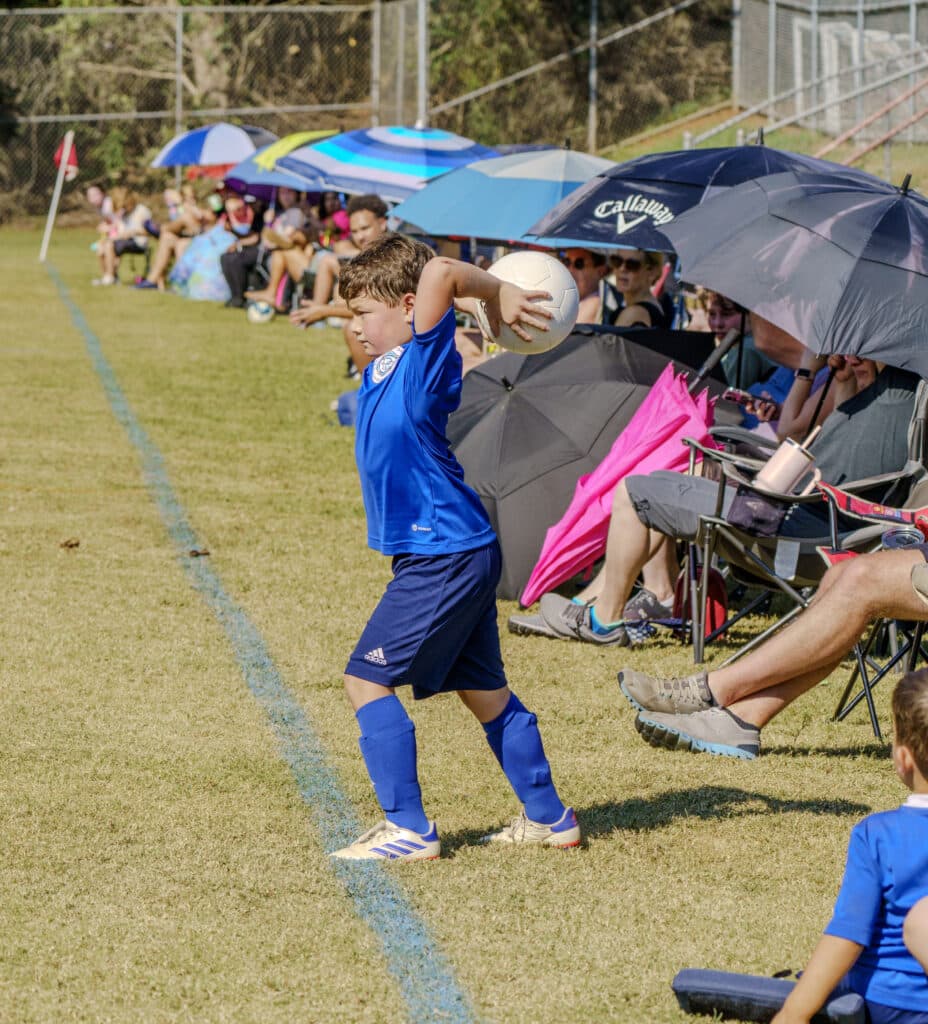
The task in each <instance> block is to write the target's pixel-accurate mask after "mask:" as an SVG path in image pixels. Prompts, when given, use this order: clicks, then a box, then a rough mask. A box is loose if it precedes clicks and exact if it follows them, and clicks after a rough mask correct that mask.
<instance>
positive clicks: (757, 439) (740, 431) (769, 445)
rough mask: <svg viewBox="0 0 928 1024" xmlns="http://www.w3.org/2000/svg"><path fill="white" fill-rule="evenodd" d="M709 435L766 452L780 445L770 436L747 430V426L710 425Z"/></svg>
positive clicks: (774, 449)
mask: <svg viewBox="0 0 928 1024" xmlns="http://www.w3.org/2000/svg"><path fill="white" fill-rule="evenodd" d="M709 436H710V437H711V438H713V439H715V438H718V439H720V440H723V441H730V442H732V443H733V444H746V445H750V446H751V447H752V448H758V449H761V450H763V451H768V452H772V451H776V449H777V448H779V447H780V442H779V441H775V440H774V439H773V438H771V437H761V435H760V434H758V433H755V431H753V430H748V429H747V427H726V426H721V427H710V428H709Z"/></svg>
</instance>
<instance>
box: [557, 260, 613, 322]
mask: <svg viewBox="0 0 928 1024" xmlns="http://www.w3.org/2000/svg"><path fill="white" fill-rule="evenodd" d="M561 262H562V263H563V264H564V266H565V267H567V269H568V270H569V271H570V276H571V277H572V278H573V279H574V284H576V286H577V292H578V294H579V296H580V309H579V312H578V313H577V323H578V324H611V323H615V319H616V317H617V316H618V315H619V309H620V308H621V305H622V296H621V295H620V294H619V293H618V291H617V290H616V288H615V286H614V285H612V284H610V283H609V282H608V281H607V280H606V274H607V272H608V270H609V268H608V266H607V265H606V257H605V256H604V255H603V254H602V253H601V252H593V250H592V249H581V248H579V247H577V246H571V248H569V249H565V250H564V252H563V253H562V254H561Z"/></svg>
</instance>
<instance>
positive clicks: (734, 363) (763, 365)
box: [701, 291, 777, 389]
mask: <svg viewBox="0 0 928 1024" xmlns="http://www.w3.org/2000/svg"><path fill="white" fill-rule="evenodd" d="M701 299H702V301H703V302H704V303H705V310H706V323H707V326H708V329H709V330H710V331H712V333H713V334H714V335H715V343H716V345H719V344H721V342H722V341H723V340H724V339H725V337H726V336H727V335H728V332H729V331H731V330H736V331H740V330H741V325H742V322H745V320H744V318H745V316H746V313H745V310H744V309H742V307H741V306H739V305H738V303H737V302H732V300H731V299H728V298H726V297H725V296H724V295H721V294H720V293H719V292H712V291H703V293H702V295H701ZM739 369H740V373H739ZM776 369H777V364H776V363H775V362H773V360H772V359H768V358H767V356H765V355H764V354H763V353H762V352H758V351H757V346H756V345H755V344H754V335H753V334H751V331H750V324H749V323H747V322H745V333H744V338H743V339H742V341H741V343H740V344H739V345H735V347H734V348H731V349H729V350H728V352H726V353H725V355H724V356H722V373H724V374H725V380H726V382H727V383H728V384H729V385H730V386H731V387H733V388H745V389H746V388H749V387H750V386H751V385H752V384H758V383H760V382H761V381H764V380H766V378H767V377H769V376H770V375H771V374H772V373H773V372H774V371H775V370H776Z"/></svg>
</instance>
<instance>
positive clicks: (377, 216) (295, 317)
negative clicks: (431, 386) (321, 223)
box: [290, 195, 388, 372]
mask: <svg viewBox="0 0 928 1024" xmlns="http://www.w3.org/2000/svg"><path fill="white" fill-rule="evenodd" d="M387 213H388V208H387V204H386V203H385V202H384V201H383V200H382V199H381V198H380V196H375V195H363V196H353V197H352V198H351V199H350V200H349V201H348V223H349V226H350V228H351V240H352V242H353V243H354V245H355V247H356V248H357V249H358V251H359V252H363V251H364V250H365V249H366V248H367V247H368V246H369V245H370V244H371V243H372V242H374V241H376V240H377V239H378V238H380V237H381V236H382V235H383V234H385V232H386V230H387ZM338 267H339V258H338V257H337V256H336V255H335V254H334V253H326V254H325V256H324V258H323V259H322V260H321V261H320V263H319V267H318V269H317V272H316V282H315V286H314V289H313V297H312V299H310V300H303V302H301V303H300V308H299V309H297V310H294V311H293V312H292V313H291V314H290V320H291V321H292V322H293V323H294V324H296V325H297V326H309V325H310V324H314V323H319V322H321V321H323V320H327V319H328V318H329V317H335V318H337V319H339V320H342V321H344V323H345V328H344V333H345V343H346V344H347V346H348V351H349V352H350V353H351V359H352V363H353V365H354V367H355V369H356V370H357V372H360V371H361V370H363V369H364V367H365V366H367V364H368V363H369V362H370V361H371V359H370V356H368V355H367V353H366V352H365V351H364V349H363V347H362V346H361V345H360V344H359V343H358V341H357V338H356V337H355V336H354V334H353V333H352V332H351V331H349V330H348V329H347V328H348V323H349V322H350V320H351V311H350V310H349V309H348V307H347V305H345V303H344V302H342V301H341V300H340V299H339V298H338V290H337V283H338Z"/></svg>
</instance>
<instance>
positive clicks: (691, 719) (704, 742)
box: [635, 708, 760, 761]
mask: <svg viewBox="0 0 928 1024" xmlns="http://www.w3.org/2000/svg"><path fill="white" fill-rule="evenodd" d="M635 728H636V729H637V730H638V732H639V733H640V734H641V738H642V739H643V740H644V741H645V743H650V744H651V746H652V747H665V748H666V749H667V750H692V751H693V752H694V753H695V752H696V751H704V752H705V753H707V754H719V755H721V756H722V757H739V758H741V759H742V760H744V761H753V760H754V758H755V757H757V755H758V754H759V753H760V729H758V728H757V727H756V726H753V725H743V724H741V723H740V722H738V721H737V720H736V719H735V718H734V716H733V715H731V714H730V713H729V712H728V711H726V710H725V708H708V709H707V710H705V711H696V712H694V713H693V714H691V715H664V714H661V713H660V712H659V711H639V713H638V716H637V718H636V719H635Z"/></svg>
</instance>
